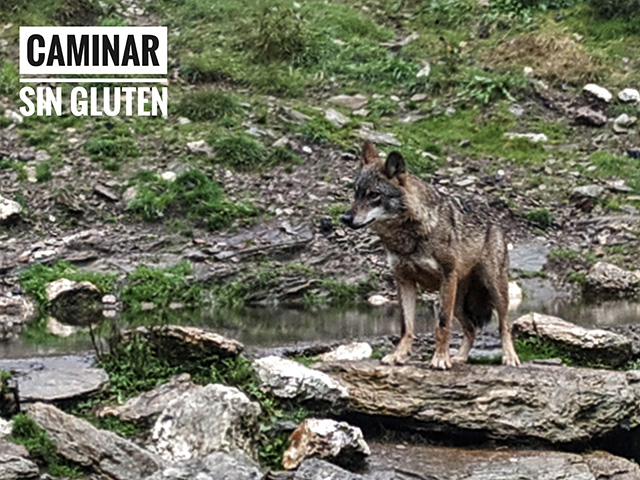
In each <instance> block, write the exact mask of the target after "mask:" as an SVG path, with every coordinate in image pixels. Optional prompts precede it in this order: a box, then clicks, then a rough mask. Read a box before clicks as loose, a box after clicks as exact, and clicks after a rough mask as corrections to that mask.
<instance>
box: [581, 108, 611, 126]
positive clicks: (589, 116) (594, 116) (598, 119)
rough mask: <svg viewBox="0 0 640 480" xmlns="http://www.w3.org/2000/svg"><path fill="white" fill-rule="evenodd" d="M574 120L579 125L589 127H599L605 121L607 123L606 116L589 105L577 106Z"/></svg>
mask: <svg viewBox="0 0 640 480" xmlns="http://www.w3.org/2000/svg"><path fill="white" fill-rule="evenodd" d="M575 118H576V122H577V123H579V124H580V125H587V126H590V127H601V126H603V125H604V124H605V123H607V116H606V115H605V114H604V113H602V112H598V111H597V110H593V109H592V108H589V107H582V108H579V109H578V111H577V112H576V117H575Z"/></svg>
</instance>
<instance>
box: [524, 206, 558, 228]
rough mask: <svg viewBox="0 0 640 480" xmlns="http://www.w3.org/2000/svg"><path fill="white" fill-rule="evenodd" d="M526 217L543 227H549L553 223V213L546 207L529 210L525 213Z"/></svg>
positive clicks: (533, 223) (532, 222) (531, 222)
mask: <svg viewBox="0 0 640 480" xmlns="http://www.w3.org/2000/svg"><path fill="white" fill-rule="evenodd" d="M524 217H525V218H526V219H527V221H528V222H529V223H530V224H532V225H535V226H537V227H540V228H542V229H546V228H549V227H550V226H551V225H553V215H551V212H550V211H549V210H546V209H544V208H540V209H534V210H529V211H528V212H527V213H525V215H524Z"/></svg>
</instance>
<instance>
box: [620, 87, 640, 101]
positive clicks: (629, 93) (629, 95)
mask: <svg viewBox="0 0 640 480" xmlns="http://www.w3.org/2000/svg"><path fill="white" fill-rule="evenodd" d="M618 98H619V99H620V101H621V102H624V103H640V93H639V92H638V90H636V89H635V88H625V89H624V90H622V91H621V92H619V93H618Z"/></svg>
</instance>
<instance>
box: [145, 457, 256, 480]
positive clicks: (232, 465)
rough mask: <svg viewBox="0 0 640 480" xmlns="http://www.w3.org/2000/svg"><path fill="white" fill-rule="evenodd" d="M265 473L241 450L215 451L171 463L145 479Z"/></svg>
mask: <svg viewBox="0 0 640 480" xmlns="http://www.w3.org/2000/svg"><path fill="white" fill-rule="evenodd" d="M263 478H265V474H264V473H263V472H262V471H261V470H260V467H259V466H258V465H257V464H256V462H254V461H253V460H252V459H251V458H249V456H248V455H247V454H246V453H244V452H243V451H241V450H233V451H231V452H229V453H226V452H215V453H212V454H210V455H207V456H206V457H204V458H202V459H196V460H190V461H187V462H180V463H177V464H174V465H171V466H169V467H167V468H165V469H164V470H161V471H158V472H156V473H154V474H153V475H151V476H150V477H147V478H146V479H145V480H191V479H194V480H262V479H263Z"/></svg>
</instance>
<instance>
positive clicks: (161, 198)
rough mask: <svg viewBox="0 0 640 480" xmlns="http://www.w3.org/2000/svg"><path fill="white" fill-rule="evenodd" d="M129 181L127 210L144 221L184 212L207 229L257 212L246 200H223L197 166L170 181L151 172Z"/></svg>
mask: <svg viewBox="0 0 640 480" xmlns="http://www.w3.org/2000/svg"><path fill="white" fill-rule="evenodd" d="M131 185H135V186H136V187H137V189H138V191H137V194H136V197H135V198H134V199H133V200H131V201H130V202H129V204H128V205H127V210H128V211H129V212H130V213H131V214H132V215H134V216H136V217H139V218H141V219H143V220H146V221H158V220H160V219H162V218H176V217H177V218H181V217H184V216H187V217H188V218H190V219H192V220H194V221H196V222H197V223H199V224H201V225H202V226H204V227H206V228H207V229H210V230H217V229H220V228H224V227H226V226H228V225H229V224H230V223H231V221H232V220H233V219H235V218H247V217H251V216H253V215H255V214H256V213H257V210H256V208H255V207H254V206H253V205H251V204H250V203H248V202H245V203H230V202H228V201H226V200H225V199H224V194H223V192H222V189H221V188H220V186H219V185H218V184H217V183H216V182H214V181H213V180H211V179H210V178H209V177H208V176H207V175H205V174H204V173H202V172H201V171H199V170H191V171H188V172H185V173H182V174H180V175H179V176H178V177H177V178H176V180H175V181H173V182H170V181H168V180H164V179H162V178H161V177H160V176H159V175H158V174H156V173H153V172H140V173H139V174H138V176H137V177H136V178H135V179H134V180H133V181H132V182H131Z"/></svg>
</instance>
